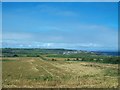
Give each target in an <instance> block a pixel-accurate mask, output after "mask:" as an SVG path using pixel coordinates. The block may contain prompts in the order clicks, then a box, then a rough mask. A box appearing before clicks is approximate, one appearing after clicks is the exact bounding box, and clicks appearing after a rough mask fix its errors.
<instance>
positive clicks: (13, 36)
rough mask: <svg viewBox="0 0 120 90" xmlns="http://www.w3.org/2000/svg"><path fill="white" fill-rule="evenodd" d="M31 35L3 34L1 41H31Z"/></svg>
mask: <svg viewBox="0 0 120 90" xmlns="http://www.w3.org/2000/svg"><path fill="white" fill-rule="evenodd" d="M32 38H33V35H31V34H29V33H19V32H9V33H8V32H7V33H6V32H4V33H3V40H4V39H7V40H8V39H9V40H25V39H32Z"/></svg>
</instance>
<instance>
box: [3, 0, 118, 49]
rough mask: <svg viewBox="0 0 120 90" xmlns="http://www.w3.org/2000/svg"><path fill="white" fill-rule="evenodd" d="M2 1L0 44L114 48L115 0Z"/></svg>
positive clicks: (116, 37)
mask: <svg viewBox="0 0 120 90" xmlns="http://www.w3.org/2000/svg"><path fill="white" fill-rule="evenodd" d="M2 5H3V6H2V14H3V22H2V24H3V27H2V28H3V47H15V48H16V47H18V48H19V47H20V48H26V47H27V48H34V47H35V48H69V49H80V50H117V47H118V3H117V2H112V3H110V2H106V3H105V2H101V3H100V2H96V3H95V2H94V3H93V2H85V3H84V2H79V3H77V2H76V3H75V2H74V3H70V2H66V3H65V2H61V3H60V2H56V3H55V2H49V3H48V2H45V3H44V2H39V3H37V2H28V3H25V2H19V3H13V2H11V3H5V2H4V3H3V4H2Z"/></svg>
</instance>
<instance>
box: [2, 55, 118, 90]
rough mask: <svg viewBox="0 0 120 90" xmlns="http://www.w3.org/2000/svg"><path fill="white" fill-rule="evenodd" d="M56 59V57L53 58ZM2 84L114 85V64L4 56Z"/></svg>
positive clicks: (116, 80)
mask: <svg viewBox="0 0 120 90" xmlns="http://www.w3.org/2000/svg"><path fill="white" fill-rule="evenodd" d="M56 59H57V58H56ZM2 66H3V67H2V68H3V72H2V74H3V76H2V78H3V87H7V88H11V87H12V88H14V87H27V88H33V87H34V88H40V87H50V88H51V87H80V88H86V87H87V88H91V87H92V88H108V87H109V88H112V87H117V86H118V64H105V63H95V62H84V61H65V60H64V59H63V58H61V60H60V58H58V60H56V61H52V60H44V59H43V58H41V57H4V58H3V59H2Z"/></svg>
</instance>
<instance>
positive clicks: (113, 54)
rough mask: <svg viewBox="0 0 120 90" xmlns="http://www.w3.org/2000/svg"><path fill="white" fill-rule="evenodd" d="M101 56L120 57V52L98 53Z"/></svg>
mask: <svg viewBox="0 0 120 90" xmlns="http://www.w3.org/2000/svg"><path fill="white" fill-rule="evenodd" d="M97 53H99V54H103V55H110V56H120V52H119V53H118V52H112V51H97Z"/></svg>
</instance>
